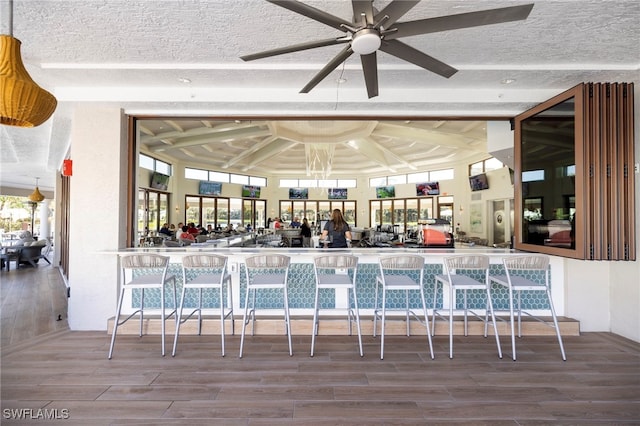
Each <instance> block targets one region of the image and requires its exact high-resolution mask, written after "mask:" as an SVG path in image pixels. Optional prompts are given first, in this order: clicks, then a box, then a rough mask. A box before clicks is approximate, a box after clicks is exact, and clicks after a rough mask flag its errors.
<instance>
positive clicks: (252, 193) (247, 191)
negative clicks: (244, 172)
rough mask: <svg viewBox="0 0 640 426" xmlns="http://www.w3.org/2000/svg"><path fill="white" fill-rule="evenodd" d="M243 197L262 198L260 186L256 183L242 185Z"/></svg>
mask: <svg viewBox="0 0 640 426" xmlns="http://www.w3.org/2000/svg"><path fill="white" fill-rule="evenodd" d="M242 198H260V187H259V186H254V185H242Z"/></svg>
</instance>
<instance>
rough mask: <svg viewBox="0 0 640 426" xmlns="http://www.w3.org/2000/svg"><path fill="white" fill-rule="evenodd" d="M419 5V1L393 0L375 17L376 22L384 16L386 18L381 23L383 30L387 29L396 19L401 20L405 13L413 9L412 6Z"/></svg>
mask: <svg viewBox="0 0 640 426" xmlns="http://www.w3.org/2000/svg"><path fill="white" fill-rule="evenodd" d="M418 3H420V1H419V0H413V1H409V0H394V1H392V2H391V3H389V4H388V5H386V6H385V8H384V9H382V10H381V11H380V12H378V14H377V15H376V17H375V20H376V22H377V21H378V20H380V19H381V18H382V17H384V16H388V18H387V19H386V20H385V21H384V22H383V23H382V26H383V27H384V28H389V27H390V26H391V25H392V24H394V23H395V22H396V21H397V20H398V19H400V18H402V16H404V14H405V13H407V12H408V11H410V10H411V9H413V6H415V5H416V4H418Z"/></svg>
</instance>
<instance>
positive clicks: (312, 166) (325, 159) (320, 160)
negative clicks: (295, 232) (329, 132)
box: [305, 143, 335, 180]
mask: <svg viewBox="0 0 640 426" xmlns="http://www.w3.org/2000/svg"><path fill="white" fill-rule="evenodd" d="M305 154H306V157H307V176H313V177H314V178H315V179H316V180H325V179H327V178H328V177H329V175H330V174H331V165H332V163H333V156H334V154H335V144H332V143H308V144H305Z"/></svg>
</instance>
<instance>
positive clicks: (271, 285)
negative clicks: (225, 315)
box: [239, 254, 293, 358]
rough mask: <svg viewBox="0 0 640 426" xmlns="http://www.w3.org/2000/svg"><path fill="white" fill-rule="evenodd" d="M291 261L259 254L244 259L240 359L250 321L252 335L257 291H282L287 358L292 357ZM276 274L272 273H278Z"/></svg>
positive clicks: (276, 255) (285, 257) (271, 255)
mask: <svg viewBox="0 0 640 426" xmlns="http://www.w3.org/2000/svg"><path fill="white" fill-rule="evenodd" d="M290 262H291V259H290V258H289V256H285V255H282V254H266V255H264V254H260V255H255V256H249V257H247V258H246V259H245V276H246V282H247V292H246V295H245V302H244V315H243V317H242V336H241V338H240V354H239V358H242V355H243V350H244V336H245V331H246V328H247V324H249V321H251V335H252V336H253V335H254V329H255V322H256V310H255V306H256V292H257V290H259V289H282V292H283V299H284V303H283V305H284V306H283V307H284V321H285V329H286V334H287V338H288V340H289V356H293V346H292V345H291V317H290V315H289V296H288V294H287V279H288V276H289V265H290ZM278 270H279V272H278V273H273V272H274V271H278ZM250 293H251V294H252V297H251V300H252V305H251V309H249V294H250Z"/></svg>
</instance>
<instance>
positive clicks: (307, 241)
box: [300, 217, 311, 247]
mask: <svg viewBox="0 0 640 426" xmlns="http://www.w3.org/2000/svg"><path fill="white" fill-rule="evenodd" d="M300 235H302V247H311V227H310V226H309V221H308V220H307V218H306V217H305V218H304V219H302V225H300Z"/></svg>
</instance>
